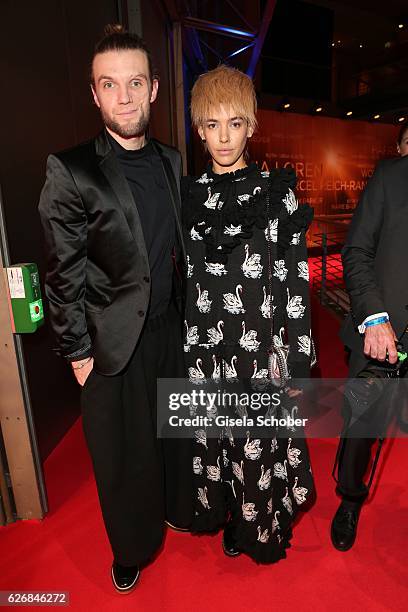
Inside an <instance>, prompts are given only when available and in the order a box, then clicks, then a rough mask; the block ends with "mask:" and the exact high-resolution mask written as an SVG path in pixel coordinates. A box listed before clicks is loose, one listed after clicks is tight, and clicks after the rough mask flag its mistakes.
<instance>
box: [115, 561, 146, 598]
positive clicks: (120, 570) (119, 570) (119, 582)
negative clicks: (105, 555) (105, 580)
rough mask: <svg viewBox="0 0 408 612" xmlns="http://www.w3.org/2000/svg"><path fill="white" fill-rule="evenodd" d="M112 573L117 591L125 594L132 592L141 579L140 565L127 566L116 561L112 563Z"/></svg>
mask: <svg viewBox="0 0 408 612" xmlns="http://www.w3.org/2000/svg"><path fill="white" fill-rule="evenodd" d="M111 575H112V582H113V586H114V587H115V589H116V590H117V592H118V593H123V594H124V595H125V594H127V593H131V592H132V591H133V589H134V588H135V586H136V584H137V581H138V580H139V576H140V569H139V566H138V565H132V566H131V567H126V566H125V565H119V563H116V561H114V562H113V563H112V570H111Z"/></svg>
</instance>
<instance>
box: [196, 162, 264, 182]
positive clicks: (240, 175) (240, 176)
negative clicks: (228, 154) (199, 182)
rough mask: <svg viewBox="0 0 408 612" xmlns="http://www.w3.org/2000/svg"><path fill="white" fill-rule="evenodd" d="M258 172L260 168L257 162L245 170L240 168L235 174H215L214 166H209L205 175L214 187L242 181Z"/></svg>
mask: <svg viewBox="0 0 408 612" xmlns="http://www.w3.org/2000/svg"><path fill="white" fill-rule="evenodd" d="M257 172H258V166H257V165H256V163H255V162H251V163H250V164H249V165H248V166H245V167H244V168H239V170H235V172H223V173H222V174H218V173H217V172H214V171H213V169H212V165H211V164H208V166H207V168H206V170H205V173H206V175H207V177H208V178H209V179H211V182H212V184H213V185H218V184H220V183H234V182H237V181H242V180H244V179H246V178H247V177H249V176H252V175H253V174H256V173H257Z"/></svg>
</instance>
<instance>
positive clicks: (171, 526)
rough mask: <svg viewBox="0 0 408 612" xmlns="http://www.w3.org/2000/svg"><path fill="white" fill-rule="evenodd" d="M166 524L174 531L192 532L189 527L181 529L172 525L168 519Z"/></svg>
mask: <svg viewBox="0 0 408 612" xmlns="http://www.w3.org/2000/svg"><path fill="white" fill-rule="evenodd" d="M164 522H165V523H166V525H167V527H170V529H172V530H173V531H185V532H187V531H190V530H189V528H188V527H179V526H178V525H176V524H175V523H170V521H168V520H167V519H166V520H165V521H164Z"/></svg>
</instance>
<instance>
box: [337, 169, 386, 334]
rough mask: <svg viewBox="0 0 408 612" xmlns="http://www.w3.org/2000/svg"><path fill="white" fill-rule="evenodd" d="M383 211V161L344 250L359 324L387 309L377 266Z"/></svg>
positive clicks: (368, 189) (343, 256) (372, 179)
mask: <svg viewBox="0 0 408 612" xmlns="http://www.w3.org/2000/svg"><path fill="white" fill-rule="evenodd" d="M383 212H384V184H383V166H382V164H381V163H380V164H378V166H377V168H376V170H375V172H374V174H373V176H372V178H371V179H370V180H369V182H368V184H367V187H366V189H365V191H364V193H363V195H362V198H361V200H360V202H359V204H358V206H357V208H356V210H355V213H354V215H353V219H352V221H351V224H350V229H349V232H348V235H347V239H346V243H345V246H344V248H343V250H342V261H343V271H344V280H345V284H346V288H347V291H348V293H349V295H350V301H351V309H352V314H353V320H354V324H355V325H356V326H357V325H360V324H361V323H362V322H363V321H364V319H365V318H366V317H368V316H369V315H371V314H375V313H377V312H383V311H385V310H387V309H386V308H385V305H384V301H383V298H382V295H381V291H380V289H379V287H378V284H377V282H376V277H375V269H374V261H375V255H376V251H377V245H378V240H379V235H380V231H381V227H382V222H383Z"/></svg>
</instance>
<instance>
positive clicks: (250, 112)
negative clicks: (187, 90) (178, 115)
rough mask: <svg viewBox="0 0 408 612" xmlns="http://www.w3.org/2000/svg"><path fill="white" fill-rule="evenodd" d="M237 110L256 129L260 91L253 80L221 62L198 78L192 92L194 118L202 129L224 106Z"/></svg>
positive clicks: (196, 125)
mask: <svg viewBox="0 0 408 612" xmlns="http://www.w3.org/2000/svg"><path fill="white" fill-rule="evenodd" d="M221 104H222V105H223V106H224V107H227V109H228V108H229V107H231V108H233V109H234V112H235V113H236V114H237V116H238V117H242V118H243V119H246V121H247V123H248V125H249V126H251V127H252V128H253V129H255V128H256V126H257V121H256V109H257V103H256V94H255V88H254V84H253V82H252V79H251V78H250V77H249V76H247V75H246V74H244V73H243V72H241V71H240V70H237V69H236V68H231V67H230V66H225V65H224V64H221V65H220V66H218V68H215V69H214V70H210V71H209V72H206V73H205V74H202V75H200V76H199V77H198V79H197V81H196V82H195V83H194V87H193V89H192V92H191V120H192V123H193V125H194V126H195V127H196V128H198V127H199V126H201V125H203V123H204V122H205V121H207V120H208V119H211V118H212V117H211V111H213V110H214V109H219V107H220V105H221Z"/></svg>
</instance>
